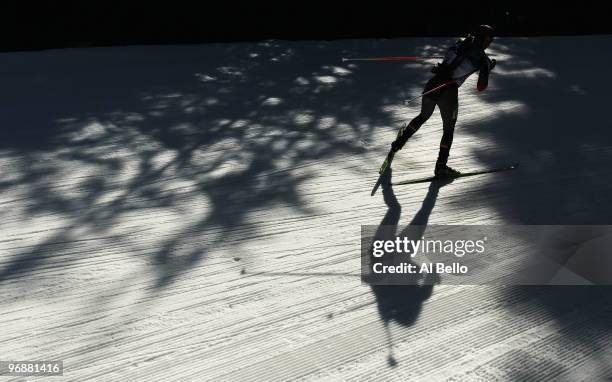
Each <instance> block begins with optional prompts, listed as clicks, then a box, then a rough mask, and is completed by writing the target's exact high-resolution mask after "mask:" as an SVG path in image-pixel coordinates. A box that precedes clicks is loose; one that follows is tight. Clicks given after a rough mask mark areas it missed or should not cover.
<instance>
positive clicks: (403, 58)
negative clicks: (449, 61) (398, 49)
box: [342, 56, 444, 62]
mask: <svg viewBox="0 0 612 382" xmlns="http://www.w3.org/2000/svg"><path fill="white" fill-rule="evenodd" d="M443 58H444V57H443V56H391V57H362V58H345V57H342V62H347V61H418V60H438V59H443Z"/></svg>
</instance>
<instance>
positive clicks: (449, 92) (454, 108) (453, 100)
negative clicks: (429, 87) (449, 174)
mask: <svg viewBox="0 0 612 382" xmlns="http://www.w3.org/2000/svg"><path fill="white" fill-rule="evenodd" d="M438 107H440V114H441V116H442V126H443V129H444V133H443V134H442V140H441V141H440V151H439V153H438V160H437V162H436V168H437V167H439V166H444V167H445V166H446V162H447V161H448V156H449V154H450V149H451V145H452V144H453V135H454V133H455V123H456V122H457V113H458V112H459V100H458V87H457V86H455V85H451V86H449V87H448V88H447V89H445V90H444V91H443V93H442V94H440V98H439V99H438Z"/></svg>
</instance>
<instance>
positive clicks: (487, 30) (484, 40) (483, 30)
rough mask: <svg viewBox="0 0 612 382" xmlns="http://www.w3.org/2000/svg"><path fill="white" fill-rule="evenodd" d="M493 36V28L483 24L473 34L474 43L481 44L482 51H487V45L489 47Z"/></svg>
mask: <svg viewBox="0 0 612 382" xmlns="http://www.w3.org/2000/svg"><path fill="white" fill-rule="evenodd" d="M494 35H495V30H494V29H493V27H491V26H489V25H485V24H483V25H480V26H479V27H478V28H477V29H476V31H475V32H474V37H475V39H476V41H477V42H478V43H479V44H481V46H482V49H487V48H488V47H489V45H491V41H493V37H494Z"/></svg>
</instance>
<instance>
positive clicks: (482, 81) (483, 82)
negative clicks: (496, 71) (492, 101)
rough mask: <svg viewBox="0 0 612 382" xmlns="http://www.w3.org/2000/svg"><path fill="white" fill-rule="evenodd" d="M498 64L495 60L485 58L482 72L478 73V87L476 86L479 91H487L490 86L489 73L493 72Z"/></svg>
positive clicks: (481, 67)
mask: <svg viewBox="0 0 612 382" xmlns="http://www.w3.org/2000/svg"><path fill="white" fill-rule="evenodd" d="M496 63H497V62H496V61H495V60H490V59H489V58H488V57H487V56H485V57H483V62H482V64H481V65H480V72H479V73H478V85H476V88H477V89H478V91H480V92H481V91H483V90H485V89H486V88H487V86H488V85H489V73H490V72H491V70H493V68H494V67H495V64H496Z"/></svg>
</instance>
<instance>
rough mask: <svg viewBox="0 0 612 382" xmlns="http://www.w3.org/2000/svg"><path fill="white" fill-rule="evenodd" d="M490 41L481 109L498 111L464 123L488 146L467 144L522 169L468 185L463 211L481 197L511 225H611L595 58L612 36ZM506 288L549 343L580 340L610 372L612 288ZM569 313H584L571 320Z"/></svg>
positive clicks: (604, 56) (483, 158) (611, 188)
mask: <svg viewBox="0 0 612 382" xmlns="http://www.w3.org/2000/svg"><path fill="white" fill-rule="evenodd" d="M493 45H494V46H492V47H494V48H495V50H496V51H497V52H498V53H499V54H500V55H502V56H505V57H500V59H498V67H497V68H496V69H495V71H494V73H493V77H492V80H491V84H492V87H491V89H489V90H488V91H487V92H485V93H483V94H482V95H481V96H480V97H481V100H482V102H484V104H485V106H484V108H486V105H491V107H492V108H493V109H492V110H497V111H496V112H495V113H493V112H491V113H490V115H489V118H482V119H479V120H476V121H471V122H470V123H469V126H466V127H462V130H463V131H464V132H465V133H463V134H469V135H471V136H473V137H474V139H476V140H477V141H479V142H490V145H491V146H490V147H495V150H494V151H492V150H490V149H486V148H476V149H474V150H473V155H474V157H475V158H476V159H477V160H478V161H479V162H480V163H483V164H488V163H491V162H492V161H500V160H507V161H509V162H510V161H512V162H520V163H521V166H522V167H521V171H520V172H516V173H514V174H513V176H512V177H501V176H500V177H496V178H495V179H494V180H493V179H492V180H491V181H489V182H488V183H482V184H479V185H478V187H479V189H478V190H476V189H468V190H466V192H476V194H475V195H476V197H474V198H465V200H464V201H463V207H464V208H465V209H467V210H471V209H472V208H477V206H478V205H480V204H482V203H483V202H484V203H486V204H487V206H489V207H491V208H492V209H493V210H494V211H496V213H497V215H498V216H502V217H503V219H504V222H506V223H511V224H534V225H540V224H546V225H557V224H558V225H589V224H594V225H596V224H604V225H606V224H610V216H612V203H611V202H612V198H611V196H612V183H610V182H609V181H607V179H608V178H609V175H610V167H609V165H608V164H609V163H611V162H612V150H611V146H610V142H612V130H610V128H609V127H610V126H609V123H608V122H607V121H608V120H609V117H608V116H607V110H608V101H607V98H606V96H605V95H604V94H605V92H606V90H605V89H607V88H608V84H609V82H610V79H608V78H602V76H601V72H600V67H599V65H600V64H599V63H601V62H607V61H609V60H610V58H611V57H612V56H611V53H610V49H609V48H610V47H612V39H611V38H610V37H609V36H590V37H587V38H585V37H548V38H538V39H512V38H508V39H507V38H504V39H500V40H499V42H495V43H494V44H493ZM606 47H608V48H606ZM567 52H572V53H571V54H567ZM583 57H591V59H590V60H586V61H585V60H583V59H582V58H583ZM500 105H507V107H500ZM484 108H483V109H484ZM460 114H461V113H460ZM460 119H461V118H460ZM505 291H506V292H507V293H508V294H509V295H513V296H516V295H520V296H523V297H524V298H525V302H526V303H528V304H531V305H532V309H533V311H537V312H540V313H541V314H546V315H547V316H550V318H551V320H553V321H554V322H556V324H557V325H558V326H559V328H560V329H559V330H561V331H562V332H563V337H562V339H560V340H559V341H558V343H557V344H556V345H554V346H561V345H564V344H567V346H578V347H579V349H582V350H581V351H584V352H586V353H590V354H592V355H593V357H594V359H598V358H599V359H600V361H601V365H603V366H602V367H607V368H608V370H612V366H610V365H609V364H608V365H607V366H606V362H609V361H605V360H604V359H603V358H602V355H601V348H602V346H605V345H604V344H603V342H602V341H603V340H602V338H601V337H600V336H601V334H602V333H607V332H609V331H610V328H611V327H612V313H611V307H612V294H611V293H610V292H611V291H612V287H610V286H541V287H535V286H522V287H511V288H507V289H506V290H505ZM509 309H510V308H509ZM572 312H573V313H576V314H579V315H581V317H582V321H575V320H576V318H575V317H574V316H573V315H572V314H571V313H572ZM509 314H512V312H509ZM585 327H590V328H591V329H589V330H588V331H585ZM570 344H571V345H570ZM551 346H552V345H551ZM531 370H538V369H537V368H532V369H531ZM566 371H567V370H565V371H564V370H559V373H561V372H566ZM611 373H612V371H611ZM537 377H538V376H537V375H535V374H534V375H530V377H529V378H527V379H537Z"/></svg>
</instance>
